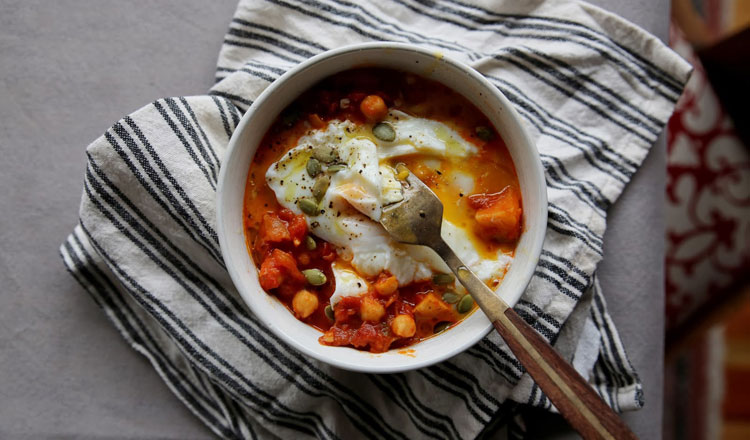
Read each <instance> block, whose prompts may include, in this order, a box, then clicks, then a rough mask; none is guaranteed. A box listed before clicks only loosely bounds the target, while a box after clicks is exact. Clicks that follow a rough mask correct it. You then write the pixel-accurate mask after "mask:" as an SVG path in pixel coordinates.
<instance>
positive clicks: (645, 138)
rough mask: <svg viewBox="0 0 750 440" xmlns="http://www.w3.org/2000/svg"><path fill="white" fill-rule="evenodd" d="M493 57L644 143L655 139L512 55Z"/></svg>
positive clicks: (653, 136)
mask: <svg viewBox="0 0 750 440" xmlns="http://www.w3.org/2000/svg"><path fill="white" fill-rule="evenodd" d="M493 58H494V59H496V60H498V61H505V62H507V63H509V64H512V65H514V66H515V67H517V68H518V69H520V70H521V71H523V72H524V73H526V74H527V75H528V76H530V77H532V78H534V79H536V80H537V81H539V82H542V83H544V84H547V85H548V86H550V87H551V88H553V89H555V90H557V91H558V92H559V93H560V94H561V95H563V96H566V97H568V98H570V99H573V100H575V101H578V102H579V103H581V104H582V105H583V106H585V107H588V108H589V109H590V110H591V111H592V112H594V113H595V114H597V115H599V116H600V117H601V118H602V119H606V120H609V121H610V122H611V123H613V124H615V125H617V126H619V127H620V128H622V129H623V130H625V131H628V132H630V133H632V134H633V135H634V136H637V137H638V138H640V139H642V140H643V141H645V142H646V143H648V144H652V143H653V142H654V140H656V135H655V134H652V135H651V136H645V135H643V134H641V133H638V132H636V131H634V130H633V127H631V126H628V125H627V124H625V123H622V122H620V121H619V120H617V119H615V118H613V117H612V116H611V115H610V114H609V113H608V112H607V111H605V110H604V109H603V108H601V107H600V106H598V105H596V104H593V103H591V102H588V101H586V100H584V99H582V98H581V97H580V96H579V93H578V92H579V90H573V91H571V90H568V89H566V88H565V87H562V86H561V85H560V84H559V83H557V82H556V81H553V80H550V79H548V78H546V77H544V76H542V75H541V74H539V71H538V70H535V69H530V68H529V67H527V66H526V65H525V64H523V63H521V62H520V61H518V60H516V59H514V58H513V57H510V56H502V55H494V56H493ZM548 73H549V72H548Z"/></svg>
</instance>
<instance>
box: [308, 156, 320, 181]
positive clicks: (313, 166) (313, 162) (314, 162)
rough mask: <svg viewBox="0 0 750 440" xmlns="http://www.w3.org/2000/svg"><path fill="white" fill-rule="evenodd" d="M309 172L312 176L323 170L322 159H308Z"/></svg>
mask: <svg viewBox="0 0 750 440" xmlns="http://www.w3.org/2000/svg"><path fill="white" fill-rule="evenodd" d="M306 168H307V174H309V175H310V177H315V176H317V175H318V174H320V172H321V171H322V170H323V167H322V166H321V165H320V161H319V160H318V159H316V158H314V157H311V158H310V159H308V161H307V167H306Z"/></svg>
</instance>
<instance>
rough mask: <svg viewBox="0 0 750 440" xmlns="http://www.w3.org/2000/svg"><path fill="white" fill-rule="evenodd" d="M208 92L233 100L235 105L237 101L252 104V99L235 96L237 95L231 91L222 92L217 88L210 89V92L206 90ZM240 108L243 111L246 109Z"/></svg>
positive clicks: (247, 104)
mask: <svg viewBox="0 0 750 440" xmlns="http://www.w3.org/2000/svg"><path fill="white" fill-rule="evenodd" d="M208 94H209V95H215V96H221V97H222V98H226V99H228V100H230V101H233V102H235V105H236V103H237V102H239V103H241V104H245V105H246V106H248V107H250V106H251V105H253V101H251V100H249V99H247V98H243V97H242V96H237V95H235V94H232V93H227V92H222V91H219V90H211V91H210V92H208ZM241 110H242V112H243V113H244V112H245V111H247V109H241Z"/></svg>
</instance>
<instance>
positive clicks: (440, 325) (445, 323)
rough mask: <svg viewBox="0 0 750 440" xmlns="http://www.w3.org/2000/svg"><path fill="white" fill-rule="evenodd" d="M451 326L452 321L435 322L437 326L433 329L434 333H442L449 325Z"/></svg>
mask: <svg viewBox="0 0 750 440" xmlns="http://www.w3.org/2000/svg"><path fill="white" fill-rule="evenodd" d="M450 326H451V323H450V322H448V321H443V322H438V323H437V324H435V328H434V329H433V332H434V333H440V332H444V331H446V330H448V327H450Z"/></svg>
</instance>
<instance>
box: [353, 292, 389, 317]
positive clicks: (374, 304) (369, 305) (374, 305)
mask: <svg viewBox="0 0 750 440" xmlns="http://www.w3.org/2000/svg"><path fill="white" fill-rule="evenodd" d="M359 314H360V315H361V316H362V320H363V321H370V322H378V321H380V320H381V319H383V316H385V307H383V305H382V304H380V303H379V302H378V301H377V300H375V299H374V298H371V297H369V296H367V297H365V298H364V299H363V300H362V305H361V306H360V307H359Z"/></svg>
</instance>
